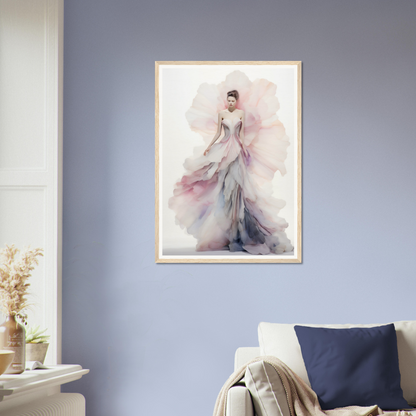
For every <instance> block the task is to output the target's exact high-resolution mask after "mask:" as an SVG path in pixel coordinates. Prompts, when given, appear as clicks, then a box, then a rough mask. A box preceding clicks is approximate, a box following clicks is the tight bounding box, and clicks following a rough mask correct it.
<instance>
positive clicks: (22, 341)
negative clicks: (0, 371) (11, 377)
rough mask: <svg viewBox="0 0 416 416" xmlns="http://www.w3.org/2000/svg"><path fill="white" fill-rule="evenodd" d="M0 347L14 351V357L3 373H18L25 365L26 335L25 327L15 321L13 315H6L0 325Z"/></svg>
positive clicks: (21, 371) (23, 369)
mask: <svg viewBox="0 0 416 416" xmlns="http://www.w3.org/2000/svg"><path fill="white" fill-rule="evenodd" d="M0 348H1V349H2V350H10V351H14V358H13V361H12V363H11V364H10V366H9V368H8V369H7V371H6V372H5V373H4V374H20V373H23V371H25V366H26V358H25V356H26V351H25V349H26V335H25V328H24V326H23V325H20V324H19V323H18V322H17V321H16V316H15V315H9V316H7V318H6V320H5V321H4V322H3V323H2V324H1V325H0Z"/></svg>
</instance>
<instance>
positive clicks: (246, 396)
mask: <svg viewBox="0 0 416 416" xmlns="http://www.w3.org/2000/svg"><path fill="white" fill-rule="evenodd" d="M225 416H254V411H253V402H252V401H251V396H250V392H249V391H248V390H247V388H246V387H245V386H233V387H231V388H230V389H229V390H228V394H227V407H226V411H225Z"/></svg>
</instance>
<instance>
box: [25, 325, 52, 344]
mask: <svg viewBox="0 0 416 416" xmlns="http://www.w3.org/2000/svg"><path fill="white" fill-rule="evenodd" d="M46 331H47V330H46V329H44V330H43V331H42V330H40V327H39V326H37V327H35V328H33V327H32V328H30V329H28V330H27V331H26V344H42V343H46V342H48V341H49V338H50V335H42V334H43V333H44V332H46Z"/></svg>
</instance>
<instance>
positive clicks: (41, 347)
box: [26, 326, 50, 364]
mask: <svg viewBox="0 0 416 416" xmlns="http://www.w3.org/2000/svg"><path fill="white" fill-rule="evenodd" d="M45 332H46V329H44V330H40V327H39V326H37V327H35V328H30V329H28V330H27V331H26V361H39V362H40V363H42V364H43V363H44V361H45V357H46V353H47V351H48V347H49V343H48V341H49V338H50V335H44V333H45Z"/></svg>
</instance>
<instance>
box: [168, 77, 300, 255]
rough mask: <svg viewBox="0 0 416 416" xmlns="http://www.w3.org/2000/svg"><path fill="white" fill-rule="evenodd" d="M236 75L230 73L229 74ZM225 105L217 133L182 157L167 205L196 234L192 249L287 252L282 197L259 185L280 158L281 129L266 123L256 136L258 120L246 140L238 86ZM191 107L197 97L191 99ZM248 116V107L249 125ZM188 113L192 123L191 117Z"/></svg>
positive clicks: (275, 166) (274, 167)
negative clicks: (180, 174) (197, 150)
mask: <svg viewBox="0 0 416 416" xmlns="http://www.w3.org/2000/svg"><path fill="white" fill-rule="evenodd" d="M238 75H239V74H231V78H232V76H234V77H235V76H238ZM263 84H264V83H263ZM263 84H259V85H258V88H259V89H261V88H263V87H264V85H263ZM251 95H252V94H251ZM247 98H248V97H247ZM226 105H227V108H225V109H223V110H220V111H219V112H218V114H217V129H216V133H215V136H214V137H213V138H212V140H211V141H210V143H209V145H208V147H207V148H206V149H205V151H204V153H203V154H197V155H195V156H194V157H190V158H188V159H186V161H185V163H184V167H185V170H186V173H185V174H184V175H183V177H182V178H181V180H180V181H178V182H177V183H176V185H175V188H174V192H173V194H174V195H173V196H172V197H171V198H170V200H169V208H170V209H172V210H174V212H175V214H176V221H177V223H178V224H179V225H180V226H181V227H184V228H186V230H187V232H188V233H189V234H191V235H193V236H194V237H195V238H196V250H197V251H217V250H229V251H230V252H237V251H244V252H246V253H249V254H253V255H267V254H271V253H273V254H282V253H285V252H286V253H287V252H292V251H293V245H292V244H291V242H290V241H289V239H288V237H287V235H286V233H285V229H286V228H287V226H288V224H287V222H286V221H285V220H284V219H283V218H280V217H279V216H278V215H277V213H278V212H279V210H280V208H281V207H282V205H283V204H284V202H283V201H279V200H278V199H276V198H275V197H273V196H272V195H271V194H270V192H267V190H266V188H267V187H266V186H264V182H265V181H266V182H267V180H268V179H271V178H270V176H272V174H271V172H273V174H274V171H275V170H276V168H277V164H276V162H277V161H279V160H282V159H284V155H282V154H280V155H279V154H276V142H278V141H279V135H280V136H281V131H277V132H276V131H273V126H269V128H268V129H264V130H269V134H264V133H265V132H263V134H261V135H260V137H259V134H258V133H259V130H261V129H259V128H258V127H259V126H257V128H258V129H257V135H255V136H256V137H254V138H253V137H252V140H251V141H248V140H246V137H245V129H246V116H245V111H244V110H243V109H242V108H238V107H244V105H241V106H239V92H238V90H235V89H234V90H230V91H228V92H227V95H226ZM193 107H194V108H195V107H198V103H195V101H194V104H193ZM248 107H249V106H248ZM249 108H250V107H249ZM191 113H192V111H191ZM188 115H189V113H188ZM253 117H255V115H253V114H252V113H250V120H251V125H253V124H256V123H253ZM197 118H198V117H197ZM189 119H190V120H192V121H193V122H194V123H195V120H196V119H195V118H192V117H191V116H190V117H189ZM275 127H276V126H275ZM251 130H253V129H251ZM222 132H223V136H222V137H221V133H222ZM251 133H253V131H251ZM251 136H253V134H251ZM253 139H256V140H253ZM287 144H288V143H287ZM282 151H283V152H284V149H281V152H280V153H282ZM273 156H274V157H273ZM273 158H274V159H275V160H273Z"/></svg>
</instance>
